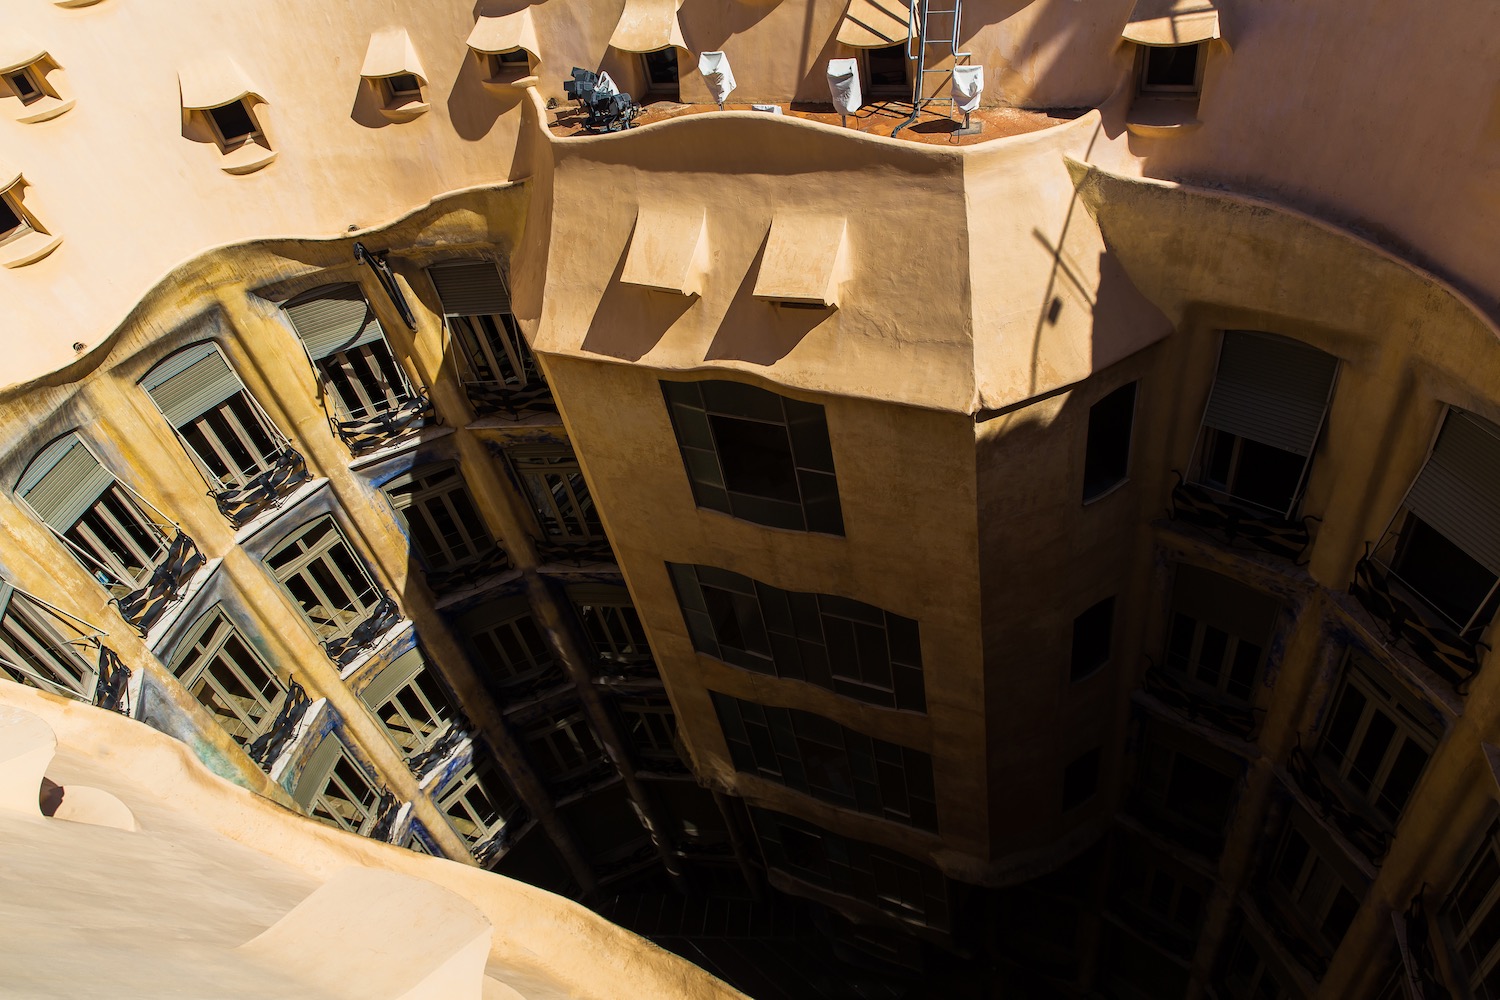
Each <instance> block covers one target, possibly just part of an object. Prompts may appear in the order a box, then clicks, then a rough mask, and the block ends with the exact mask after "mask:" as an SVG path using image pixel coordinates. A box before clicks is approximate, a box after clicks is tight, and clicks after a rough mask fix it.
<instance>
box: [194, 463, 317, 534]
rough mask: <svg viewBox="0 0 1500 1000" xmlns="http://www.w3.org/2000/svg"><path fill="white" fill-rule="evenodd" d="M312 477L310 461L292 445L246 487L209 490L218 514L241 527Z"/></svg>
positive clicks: (246, 484)
mask: <svg viewBox="0 0 1500 1000" xmlns="http://www.w3.org/2000/svg"><path fill="white" fill-rule="evenodd" d="M310 478H312V477H311V476H310V475H309V473H308V471H307V463H306V462H305V461H303V459H302V456H301V455H300V454H299V453H298V452H297V451H296V449H294V448H292V447H291V446H287V447H284V448H282V449H281V451H280V452H278V453H277V454H276V457H275V458H274V459H273V460H272V462H271V466H270V468H268V469H266V470H265V471H263V472H261V473H259V474H258V475H256V476H255V477H253V478H252V479H251V480H250V481H249V482H247V483H245V485H243V486H234V487H229V488H226V489H222V490H210V491H209V496H211V497H213V498H214V503H216V504H218V506H219V513H221V514H223V515H224V516H225V517H226V518H228V519H229V523H230V524H232V525H234V526H235V527H236V528H242V527H244V526H245V525H246V524H249V523H250V522H251V521H253V520H255V519H256V518H257V517H259V516H260V515H261V514H263V513H265V512H266V511H268V510H270V509H272V508H273V507H275V506H276V505H277V504H279V503H280V502H281V501H282V500H284V499H286V497H287V495H288V494H290V493H291V492H292V491H293V490H295V489H296V488H297V487H298V486H301V485H302V484H303V483H305V482H307V481H308V479H310Z"/></svg>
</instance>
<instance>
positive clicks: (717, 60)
mask: <svg viewBox="0 0 1500 1000" xmlns="http://www.w3.org/2000/svg"><path fill="white" fill-rule="evenodd" d="M698 73H699V74H700V75H701V76H702V77H703V82H704V83H705V84H707V85H708V92H709V94H710V95H712V96H713V99H714V103H715V104H723V103H724V102H725V101H726V100H728V98H729V94H730V92H731V91H733V90H734V70H732V69H730V68H729V57H728V56H726V55H725V54H724V53H722V52H704V53H703V54H702V55H700V56H698Z"/></svg>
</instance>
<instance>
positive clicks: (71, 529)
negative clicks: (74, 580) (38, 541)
mask: <svg viewBox="0 0 1500 1000" xmlns="http://www.w3.org/2000/svg"><path fill="white" fill-rule="evenodd" d="M16 492H17V493H18V494H19V495H20V496H21V497H22V498H23V499H24V500H25V501H26V502H27V503H28V504H29V505H30V506H31V509H32V510H34V511H35V512H36V514H37V516H38V517H40V518H41V519H42V520H43V521H44V522H46V524H47V525H48V526H49V527H50V528H52V530H53V531H55V532H57V533H58V534H59V535H60V536H62V538H63V539H64V541H66V542H67V543H68V546H69V548H71V549H72V551H73V554H74V555H75V556H76V557H77V558H78V560H79V562H81V563H83V565H84V567H85V568H86V569H88V570H89V572H90V573H92V574H93V576H94V578H95V579H97V580H98V581H99V582H100V584H102V585H103V586H104V587H105V588H106V589H107V590H109V591H110V593H112V594H113V595H114V596H116V597H124V596H125V595H127V594H131V593H134V592H135V591H137V590H139V589H141V588H142V587H144V586H145V585H146V582H147V581H148V580H149V579H150V577H151V574H152V572H153V571H154V570H155V569H156V567H157V566H159V565H160V564H161V562H162V560H163V559H164V558H165V557H166V555H167V546H168V543H167V535H166V532H165V531H164V530H163V528H162V526H160V525H158V524H157V523H156V522H155V521H153V520H152V519H151V518H149V517H147V516H146V514H145V513H144V512H143V511H142V510H141V508H140V506H139V505H138V504H137V503H136V499H135V497H134V495H133V494H131V493H130V492H128V491H127V490H126V489H125V488H124V487H123V486H121V485H120V483H119V482H118V481H117V480H116V479H115V477H114V476H112V475H111V474H110V473H109V471H108V470H106V469H105V468H104V466H103V465H101V464H100V463H99V460H98V459H96V458H95V457H94V455H93V453H92V452H91V451H89V449H88V447H87V446H86V445H85V444H84V443H83V441H82V440H81V439H80V438H79V436H78V435H77V434H68V435H65V436H64V437H62V438H59V439H58V440H57V441H54V442H53V443H52V444H50V445H48V446H47V447H46V448H44V449H42V451H41V452H40V453H39V454H38V455H37V457H36V458H34V459H33V460H32V461H31V464H30V465H28V466H27V467H26V471H25V472H24V473H22V474H21V479H20V482H19V483H18V484H17V486H16Z"/></svg>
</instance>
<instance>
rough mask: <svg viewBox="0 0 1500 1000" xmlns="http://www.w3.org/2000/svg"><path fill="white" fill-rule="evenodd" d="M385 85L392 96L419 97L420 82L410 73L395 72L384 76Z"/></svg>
mask: <svg viewBox="0 0 1500 1000" xmlns="http://www.w3.org/2000/svg"><path fill="white" fill-rule="evenodd" d="M385 85H386V88H387V89H388V90H390V92H391V97H392V98H404V97H421V96H422V82H421V81H420V80H418V79H417V78H416V76H415V75H413V74H411V73H397V74H396V75H395V76H388V77H386V78H385Z"/></svg>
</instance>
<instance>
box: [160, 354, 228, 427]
mask: <svg viewBox="0 0 1500 1000" xmlns="http://www.w3.org/2000/svg"><path fill="white" fill-rule="evenodd" d="M141 387H142V388H144V389H145V390H146V392H147V393H149V394H150V396H151V398H152V400H153V401H155V403H156V405H157V406H158V407H160V408H161V412H162V414H163V415H164V416H166V418H167V422H168V423H170V424H171V425H172V426H173V427H181V426H182V425H183V424H185V423H187V422H188V421H189V420H192V419H193V418H194V417H196V416H199V415H200V414H202V413H204V412H205V411H207V410H211V409H213V408H214V407H215V406H218V405H219V404H220V403H222V402H224V400H226V399H228V398H229V397H230V396H233V395H234V394H235V393H237V392H239V391H240V389H241V388H242V386H241V385H240V380H239V378H238V376H236V375H235V374H234V370H233V369H231V368H230V367H229V362H227V361H225V360H224V355H222V354H220V353H219V348H218V347H217V346H216V345H214V344H213V343H211V342H210V343H205V344H195V345H194V346H192V347H189V348H187V349H186V350H183V351H178V352H177V353H176V354H174V355H172V356H171V357H170V358H168V359H167V360H165V361H163V362H162V363H161V364H159V365H157V366H156V367H155V368H153V369H151V372H150V373H149V374H148V375H147V376H146V377H145V378H143V379H141Z"/></svg>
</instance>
